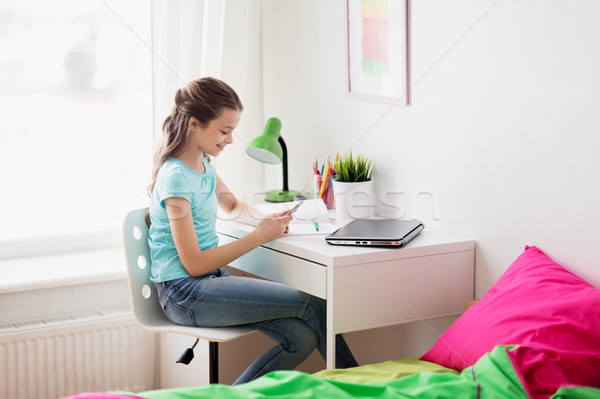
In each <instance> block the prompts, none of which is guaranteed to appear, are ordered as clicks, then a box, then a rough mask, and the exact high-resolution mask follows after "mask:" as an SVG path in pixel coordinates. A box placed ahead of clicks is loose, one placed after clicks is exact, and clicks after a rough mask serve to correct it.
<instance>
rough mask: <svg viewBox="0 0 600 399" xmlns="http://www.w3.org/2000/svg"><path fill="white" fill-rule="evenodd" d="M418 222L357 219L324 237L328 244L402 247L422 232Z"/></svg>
mask: <svg viewBox="0 0 600 399" xmlns="http://www.w3.org/2000/svg"><path fill="white" fill-rule="evenodd" d="M423 228H424V226H423V223H422V222H421V221H419V220H400V219H357V220H353V221H351V222H350V223H348V224H347V225H345V226H344V227H342V228H340V229H339V230H337V231H336V232H334V233H333V234H331V235H328V236H327V237H325V240H326V241H327V242H328V243H330V244H338V245H367V246H368V245H371V246H375V245H377V246H381V245H384V246H402V245H404V244H406V243H407V242H408V241H410V240H411V239H412V238H413V237H415V236H416V235H417V234H419V233H420V232H421V230H423Z"/></svg>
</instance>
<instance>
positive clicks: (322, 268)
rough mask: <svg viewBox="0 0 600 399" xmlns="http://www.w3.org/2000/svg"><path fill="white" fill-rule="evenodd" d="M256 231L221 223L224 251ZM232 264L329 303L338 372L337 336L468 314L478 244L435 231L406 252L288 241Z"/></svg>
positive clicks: (308, 239) (330, 345) (330, 343)
mask: <svg viewBox="0 0 600 399" xmlns="http://www.w3.org/2000/svg"><path fill="white" fill-rule="evenodd" d="M252 229H253V227H251V226H247V225H244V224H240V223H235V222H230V221H218V222H217V232H218V235H219V239H220V245H224V244H227V243H229V242H231V241H233V240H235V239H237V238H240V237H242V236H244V235H245V234H247V233H248V232H250V231H252ZM231 265H232V266H233V267H235V268H236V269H239V270H242V271H246V272H248V273H251V274H254V275H257V276H260V277H263V278H266V279H269V280H272V281H277V282H281V283H284V284H287V285H289V286H292V287H295V288H297V289H299V290H301V291H304V292H306V293H309V294H312V295H315V296H317V297H320V298H323V299H325V300H326V301H327V368H335V360H334V359H335V357H334V354H335V339H334V338H335V335H336V334H340V333H345V332H351V331H359V330H366V329H370V328H375V327H383V326H391V325H395V324H402V323H409V322H414V321H418V320H426V319H433V318H440V317H448V316H455V315H459V314H461V313H462V312H463V310H464V301H465V300H468V299H471V298H473V278H474V266H475V242H474V241H472V240H470V239H466V238H462V237H458V236H455V235H452V234H448V233H443V232H439V231H433V230H427V229H426V230H424V231H422V232H421V234H419V235H418V236H417V237H416V238H414V239H413V240H412V241H411V242H410V243H409V244H408V245H407V246H406V247H404V248H398V249H382V248H366V247H350V246H333V245H330V244H327V243H326V242H325V240H324V235H310V236H286V237H282V238H279V239H277V240H274V241H272V242H270V243H268V244H265V245H263V246H261V247H259V248H257V249H255V250H253V251H251V252H249V253H247V254H246V255H244V256H242V257H240V258H239V259H237V260H236V261H235V262H233V263H232V264H231Z"/></svg>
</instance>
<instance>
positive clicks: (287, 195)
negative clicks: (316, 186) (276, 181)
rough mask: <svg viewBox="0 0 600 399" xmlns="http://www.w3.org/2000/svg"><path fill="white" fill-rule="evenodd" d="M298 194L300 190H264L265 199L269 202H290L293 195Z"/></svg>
mask: <svg viewBox="0 0 600 399" xmlns="http://www.w3.org/2000/svg"><path fill="white" fill-rule="evenodd" d="M297 195H300V191H296V190H288V191H282V190H269V191H267V192H266V196H265V201H269V202H290V201H293V200H294V197H295V196H297Z"/></svg>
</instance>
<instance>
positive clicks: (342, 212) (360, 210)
mask: <svg viewBox="0 0 600 399" xmlns="http://www.w3.org/2000/svg"><path fill="white" fill-rule="evenodd" d="M333 170H334V173H335V176H334V178H333V195H334V199H335V213H336V218H337V219H360V218H367V217H369V216H370V214H371V208H372V207H373V205H374V202H375V201H374V194H373V180H372V179H373V173H374V171H375V166H374V165H373V161H371V160H370V159H369V158H367V157H365V156H363V155H360V154H357V155H356V156H354V155H353V154H352V151H350V152H349V153H347V154H345V155H342V156H338V157H336V160H335V162H334V167H333Z"/></svg>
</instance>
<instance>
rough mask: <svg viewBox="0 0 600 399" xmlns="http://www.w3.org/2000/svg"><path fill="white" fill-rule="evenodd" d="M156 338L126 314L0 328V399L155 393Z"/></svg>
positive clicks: (98, 315) (122, 312) (109, 313)
mask: <svg viewBox="0 0 600 399" xmlns="http://www.w3.org/2000/svg"><path fill="white" fill-rule="evenodd" d="M155 339H157V336H156V335H155V334H152V333H149V332H146V331H144V330H142V329H141V328H140V327H138V326H137V323H136V321H135V319H134V318H133V316H132V315H131V313H130V312H125V311H118V312H108V313H104V314H103V313H95V314H93V315H86V316H78V317H74V316H70V317H65V318H63V319H59V320H57V319H55V320H50V321H49V320H43V321H42V320H40V321H37V322H31V323H20V324H16V325H15V324H12V325H8V326H7V325H4V326H1V327H0V399H44V398H48V399H56V398H59V397H62V396H68V395H73V394H76V393H80V392H89V391H108V390H127V391H132V392H137V391H143V390H150V389H154V387H155V381H156V378H155V370H157V368H156V361H157V360H158V359H157V354H158V353H159V352H158V351H157V349H158V343H157V342H155Z"/></svg>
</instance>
